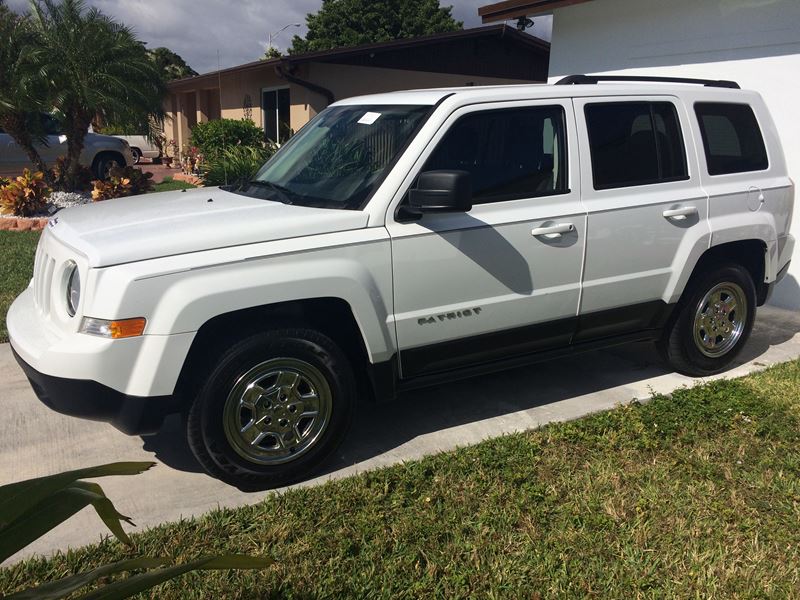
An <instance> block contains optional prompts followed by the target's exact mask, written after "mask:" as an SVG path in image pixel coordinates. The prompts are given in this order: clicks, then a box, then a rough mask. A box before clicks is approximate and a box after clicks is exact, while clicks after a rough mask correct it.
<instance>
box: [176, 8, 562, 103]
mask: <svg viewBox="0 0 800 600" xmlns="http://www.w3.org/2000/svg"><path fill="white" fill-rule="evenodd" d="M492 36H499V37H508V38H510V39H511V40H512V41H513V42H515V43H519V44H524V45H526V46H528V47H529V48H531V49H532V50H536V51H539V52H541V53H543V54H544V53H549V52H550V43H549V42H546V41H544V40H542V39H539V38H537V37H534V36H532V35H529V34H527V33H523V32H521V31H517V30H516V29H515V28H513V27H509V26H508V25H505V24H502V23H501V24H497V25H489V26H488V27H474V28H472V29H462V30H459V31H449V32H447V33H435V34H432V35H425V36H421V37H416V38H408V39H401V40H391V41H388V42H378V43H375V44H362V45H361V46H352V47H349V48H334V49H333V50H320V51H317V52H306V53H304V54H290V55H288V56H282V57H280V58H270V59H269V60H257V61H253V62H250V63H245V64H243V65H238V66H235V67H228V68H227V69H220V70H219V71H212V72H210V73H204V74H203V75H196V76H194V77H185V78H183V79H176V80H174V81H170V82H169V84H168V87H169V89H170V90H171V91H181V89H187V90H188V89H194V88H197V87H198V86H209V87H215V86H216V85H217V80H218V78H219V77H220V76H222V75H227V74H229V73H236V72H244V71H252V70H254V69H262V68H263V69H270V70H272V69H274V68H275V67H276V66H278V65H297V64H303V63H308V62H336V61H337V60H339V59H345V58H352V57H353V56H358V55H361V54H369V53H372V52H382V51H384V50H402V49H403V48H412V47H415V46H425V45H428V44H434V43H439V42H442V41H455V40H459V39H470V38H480V37H492Z"/></svg>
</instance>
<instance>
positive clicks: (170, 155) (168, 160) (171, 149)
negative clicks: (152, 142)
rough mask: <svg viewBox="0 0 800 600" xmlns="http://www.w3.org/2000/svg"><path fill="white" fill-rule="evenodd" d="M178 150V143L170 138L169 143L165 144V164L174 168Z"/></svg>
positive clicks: (169, 167)
mask: <svg viewBox="0 0 800 600" xmlns="http://www.w3.org/2000/svg"><path fill="white" fill-rule="evenodd" d="M177 152H178V143H177V142H176V141H175V140H169V141H168V142H167V143H165V144H164V157H163V161H164V165H165V166H166V167H167V168H168V169H171V168H172V161H173V160H174V159H175V155H176V154H177Z"/></svg>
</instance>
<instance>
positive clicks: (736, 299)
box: [694, 282, 747, 358]
mask: <svg viewBox="0 0 800 600" xmlns="http://www.w3.org/2000/svg"><path fill="white" fill-rule="evenodd" d="M746 321H747V296H745V293H744V290H742V288H741V287H739V286H738V285H737V284H735V283H730V282H725V283H719V284H717V285H716V286H714V287H713V288H711V290H709V291H708V293H706V295H705V296H703V299H702V300H700V302H699V303H698V305H697V311H696V312H695V316H694V343H695V345H696V346H697V348H698V350H700V352H702V353H703V354H705V355H706V356H708V357H711V358H716V357H719V356H723V355H724V354H727V353H728V352H730V351H731V350H732V349H733V348H734V347H735V346H736V344H737V342H738V341H739V338H741V337H742V333H743V332H744V328H745V325H746Z"/></svg>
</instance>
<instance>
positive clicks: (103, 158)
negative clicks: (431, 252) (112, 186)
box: [92, 152, 126, 179]
mask: <svg viewBox="0 0 800 600" xmlns="http://www.w3.org/2000/svg"><path fill="white" fill-rule="evenodd" d="M124 166H126V165H125V159H124V158H123V157H122V155H121V154H116V153H114V152H103V153H101V154H99V155H98V156H97V157H96V158H95V159H94V162H93V163H92V171H93V172H94V175H95V177H97V178H98V179H108V172H109V171H110V170H111V169H112V168H114V167H124Z"/></svg>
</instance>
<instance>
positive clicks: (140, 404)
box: [11, 345, 178, 435]
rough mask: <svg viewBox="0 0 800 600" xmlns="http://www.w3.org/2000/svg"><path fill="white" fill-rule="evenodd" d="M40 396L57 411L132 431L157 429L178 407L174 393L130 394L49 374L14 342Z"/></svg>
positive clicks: (37, 394) (121, 429) (132, 433)
mask: <svg viewBox="0 0 800 600" xmlns="http://www.w3.org/2000/svg"><path fill="white" fill-rule="evenodd" d="M11 351H12V352H13V353H14V358H16V359H17V362H18V363H19V366H20V367H22V370H23V372H24V373H25V376H26V377H27V378H28V381H30V383H31V387H32V388H33V391H34V392H35V393H36V396H37V397H38V398H39V400H41V401H42V402H43V403H44V404H45V405H46V406H48V407H49V408H52V409H53V410H54V411H56V412H60V413H62V414H65V415H70V416H73V417H80V418H83V419H91V420H93V421H104V422H106V423H111V425H113V426H114V427H116V428H117V429H119V430H120V431H122V432H123V433H127V434H129V435H143V434H148V433H155V432H156V431H158V429H159V428H160V427H161V423H162V422H163V421H164V417H166V416H167V415H168V414H171V413H173V412H176V411H177V409H178V407H177V406H176V402H175V400H174V398H173V397H172V396H150V397H142V396H129V395H127V394H123V393H121V392H118V391H116V390H113V389H111V388H110V387H107V386H105V385H103V384H101V383H97V382H96V381H91V380H86V379H67V378H64V377H53V376H52V375H45V374H44V373H40V372H39V371H37V370H36V369H34V368H33V367H32V366H31V365H29V364H28V363H26V362H25V361H24V360H23V359H22V358H21V357H20V356H19V354H17V352H16V350H14V346H13V345H12V346H11Z"/></svg>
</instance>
